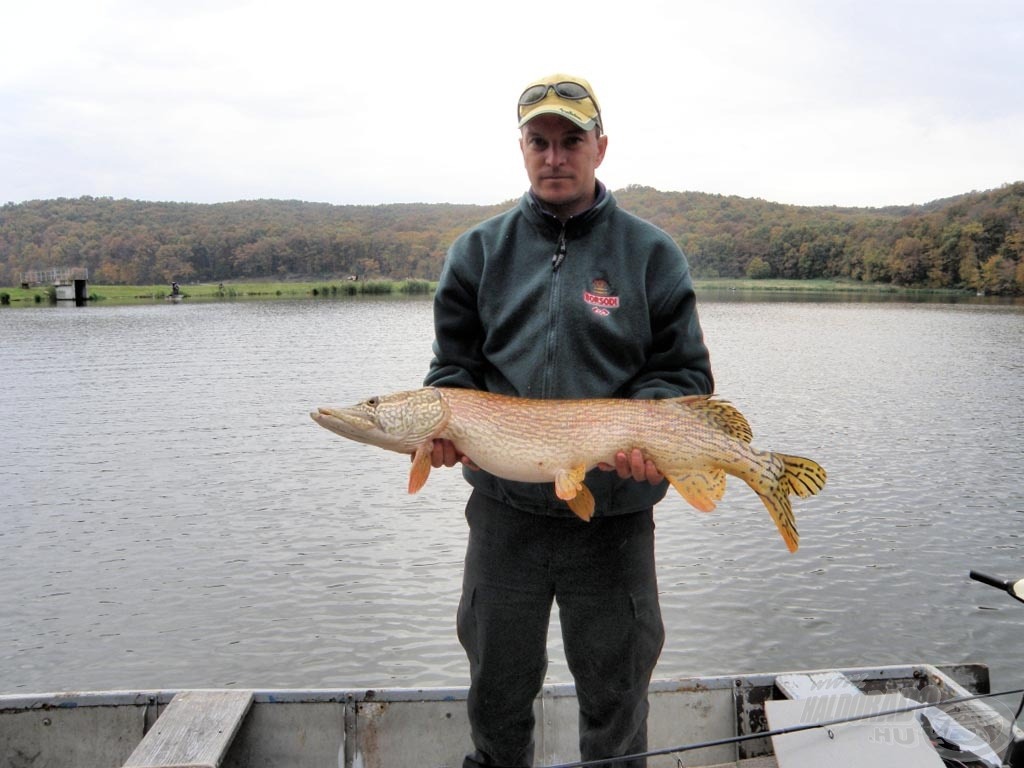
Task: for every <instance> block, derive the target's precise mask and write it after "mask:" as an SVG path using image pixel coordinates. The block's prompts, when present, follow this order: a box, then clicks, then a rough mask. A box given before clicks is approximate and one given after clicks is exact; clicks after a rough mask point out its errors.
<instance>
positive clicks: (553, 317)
mask: <svg viewBox="0 0 1024 768" xmlns="http://www.w3.org/2000/svg"><path fill="white" fill-rule="evenodd" d="M566 250H567V248H566V242H565V223H564V222H563V223H562V229H561V231H560V232H559V234H558V246H557V247H556V248H555V255H554V256H552V257H551V299H550V302H549V304H548V338H547V344H546V345H545V348H546V352H547V354H546V356H545V361H544V375H543V378H542V384H541V396H542V397H549V396H550V388H551V379H550V376H551V372H552V371H553V370H554V365H555V359H556V358H557V356H558V305H559V303H560V298H559V283H560V282H561V281H560V280H559V279H558V268H559V267H561V266H562V262H563V261H565V254H566Z"/></svg>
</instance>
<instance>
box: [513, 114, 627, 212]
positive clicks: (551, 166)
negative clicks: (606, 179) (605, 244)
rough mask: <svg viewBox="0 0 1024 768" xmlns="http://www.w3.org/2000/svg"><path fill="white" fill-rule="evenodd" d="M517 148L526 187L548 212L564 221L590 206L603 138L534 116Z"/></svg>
mask: <svg viewBox="0 0 1024 768" xmlns="http://www.w3.org/2000/svg"><path fill="white" fill-rule="evenodd" d="M519 146H520V148H521V149H522V151H523V163H524V165H525V166H526V175H527V176H529V178H530V187H531V188H532V189H533V193H534V194H535V195H536V196H537V197H538V198H540V200H541V201H542V202H544V203H545V205H547V207H548V209H549V210H550V211H551V213H553V214H555V215H556V216H558V217H559V218H561V219H566V218H568V217H569V216H573V215H575V214H577V213H582V212H583V211H585V210H586V209H587V208H589V207H590V206H591V204H592V203H593V202H594V185H595V181H596V177H595V174H596V172H597V168H598V166H600V165H601V161H602V160H604V152H605V148H606V147H607V146H608V137H607V136H601V137H600V138H598V136H597V131H596V130H592V131H584V130H583V129H581V128H580V127H579V126H577V125H576V124H575V123H573V122H571V121H570V120H566V119H565V118H564V117H559V116H558V115H538V116H537V117H535V118H534V119H533V120H531V121H530V122H528V123H527V124H526V125H524V126H523V128H522V131H521V136H520V138H519Z"/></svg>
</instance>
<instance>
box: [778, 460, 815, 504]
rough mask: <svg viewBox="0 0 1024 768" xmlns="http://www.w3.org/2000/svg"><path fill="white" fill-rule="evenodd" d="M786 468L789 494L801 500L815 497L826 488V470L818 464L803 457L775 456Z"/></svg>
mask: <svg viewBox="0 0 1024 768" xmlns="http://www.w3.org/2000/svg"><path fill="white" fill-rule="evenodd" d="M773 455H774V456H775V458H777V459H779V460H781V461H782V463H783V464H784V465H785V467H786V471H785V474H784V475H783V480H784V481H785V482H786V484H787V485H788V486H789V492H790V493H795V494H796V495H797V496H799V497H800V498H801V499H806V498H807V497H808V496H813V495H814V494H816V493H817V492H818V491H820V490H821V489H822V488H824V487H825V480H826V477H827V475H826V473H825V468H824V467H822V466H821V465H820V464H819V463H818V462H816V461H812V460H811V459H805V458H804V457H802V456H788V455H787V454H785V453H776V454H773Z"/></svg>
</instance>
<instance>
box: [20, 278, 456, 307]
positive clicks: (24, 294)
mask: <svg viewBox="0 0 1024 768" xmlns="http://www.w3.org/2000/svg"><path fill="white" fill-rule="evenodd" d="M435 285H436V283H432V282H430V281H427V280H319V281H309V282H292V281H283V282H248V283H236V282H229V281H225V282H223V283H190V284H184V283H183V284H182V285H181V287H180V291H181V295H182V297H184V298H186V299H192V300H198V301H226V300H231V299H301V298H322V297H326V298H331V297H338V296H387V295H391V294H394V295H405V296H414V295H430V294H432V293H433V291H434V286H435ZM5 297H6V298H5ZM170 297H171V286H170V285H90V286H89V300H90V301H95V302H110V303H114V304H135V303H147V302H153V301H165V300H167V299H169V298H170ZM53 300H54V291H53V289H52V288H50V287H48V286H36V287H32V288H16V287H11V288H0V303H8V304H10V305H22V306H24V305H31V304H39V305H47V304H50V303H52V302H53Z"/></svg>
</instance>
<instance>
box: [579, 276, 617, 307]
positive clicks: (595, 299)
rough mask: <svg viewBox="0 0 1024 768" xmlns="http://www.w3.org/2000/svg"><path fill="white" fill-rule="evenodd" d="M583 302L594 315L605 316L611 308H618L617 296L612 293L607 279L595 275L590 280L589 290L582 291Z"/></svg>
mask: <svg viewBox="0 0 1024 768" xmlns="http://www.w3.org/2000/svg"><path fill="white" fill-rule="evenodd" d="M583 303H584V304H586V305H588V306H589V307H590V311H591V312H593V313H594V314H595V315H601V316H602V317H607V316H608V315H610V314H611V311H612V310H613V309H618V307H619V297H618V296H616V295H614V293H613V291H612V286H611V284H610V283H609V282H608V281H607V280H605V279H604V278H603V277H595V278H594V279H593V280H591V281H590V290H587V291H584V292H583Z"/></svg>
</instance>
